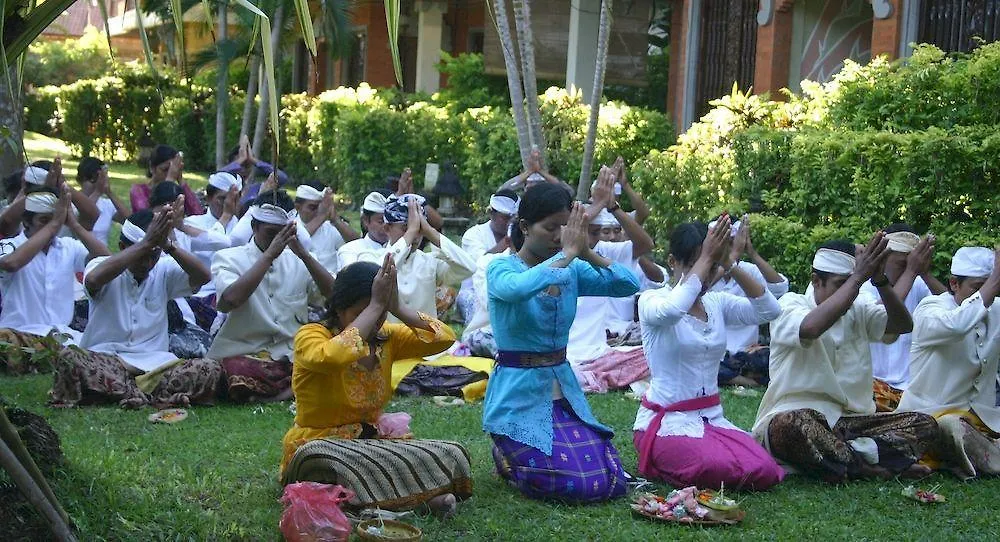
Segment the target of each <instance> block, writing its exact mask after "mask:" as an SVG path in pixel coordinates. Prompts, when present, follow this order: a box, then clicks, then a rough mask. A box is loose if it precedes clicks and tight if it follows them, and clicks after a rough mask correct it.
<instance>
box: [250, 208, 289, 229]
mask: <svg viewBox="0 0 1000 542" xmlns="http://www.w3.org/2000/svg"><path fill="white" fill-rule="evenodd" d="M250 216H251V217H252V218H253V219H254V220H256V221H258V222H263V223H265V224H275V225H278V226H284V225H285V224H288V220H289V216H288V211H286V210H284V209H282V208H281V207H278V206H277V205H271V204H270V203H265V204H263V205H255V206H253V207H251V208H250Z"/></svg>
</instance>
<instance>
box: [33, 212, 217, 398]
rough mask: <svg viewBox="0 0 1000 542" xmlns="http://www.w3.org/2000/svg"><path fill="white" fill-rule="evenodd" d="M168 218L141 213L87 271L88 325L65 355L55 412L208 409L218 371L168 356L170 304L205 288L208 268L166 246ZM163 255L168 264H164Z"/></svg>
mask: <svg viewBox="0 0 1000 542" xmlns="http://www.w3.org/2000/svg"><path fill="white" fill-rule="evenodd" d="M172 214H173V210H172V209H170V208H166V209H161V210H157V211H156V213H153V212H152V211H150V210H149V209H144V210H142V211H139V212H138V213H134V214H133V215H131V216H130V217H129V218H128V220H126V221H125V223H124V224H122V234H121V240H120V242H119V248H120V249H121V250H120V251H119V252H118V253H117V254H115V255H114V256H106V257H100V258H95V259H94V260H92V261H91V262H90V263H89V264H87V271H86V274H85V275H84V287H85V288H86V291H87V295H88V296H89V298H90V316H91V318H90V322H89V324H88V325H87V329H86V331H84V334H83V338H82V339H81V341H80V345H81V346H82V347H83V348H85V349H86V350H83V349H77V348H67V349H64V350H63V352H62V353H61V355H60V357H59V361H58V364H57V370H56V375H55V380H54V382H53V385H52V391H51V392H50V397H51V403H52V404H53V406H63V407H65V406H76V405H82V404H93V403H107V402H117V403H118V404H120V405H121V406H125V407H139V406H143V405H149V404H152V405H156V406H161V405H181V406H185V405H189V404H191V403H202V404H212V403H213V402H214V400H215V395H216V391H217V388H218V384H219V380H220V376H221V374H222V372H221V371H222V369H221V366H220V365H219V364H218V363H217V362H215V361H212V360H206V359H190V360H178V359H177V356H175V355H173V354H171V353H170V352H169V351H167V348H168V344H169V339H168V333H167V301H168V300H170V299H171V298H174V297H181V296H184V295H189V294H191V293H192V292H195V291H197V290H198V288H200V287H201V285H202V284H204V283H206V282H208V280H209V279H210V278H211V275H210V273H209V271H208V268H207V267H205V265H204V264H202V263H201V262H200V261H199V260H198V258H197V257H196V256H195V255H194V254H191V253H190V252H188V251H186V250H184V249H182V248H180V247H178V246H177V245H176V244H174V243H173V242H172V241H171V238H170V231H171V230H172V228H173V216H171V215H172ZM163 254H167V255H169V256H170V257H169V258H164V257H162V255H163Z"/></svg>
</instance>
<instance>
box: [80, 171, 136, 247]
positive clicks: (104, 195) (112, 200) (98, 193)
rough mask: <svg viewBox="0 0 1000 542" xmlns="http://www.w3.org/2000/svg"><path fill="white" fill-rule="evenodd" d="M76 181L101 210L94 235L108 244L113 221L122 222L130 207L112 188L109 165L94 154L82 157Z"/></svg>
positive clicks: (126, 216) (95, 224)
mask: <svg viewBox="0 0 1000 542" xmlns="http://www.w3.org/2000/svg"><path fill="white" fill-rule="evenodd" d="M76 182H77V183H79V184H80V191H81V192H82V193H83V194H84V195H86V196H87V197H88V198H90V199H91V201H93V202H94V204H95V205H97V209H98V210H99V211H100V215H99V216H98V217H97V221H96V222H95V223H94V229H93V232H94V237H96V238H97V240H98V241H100V242H102V243H104V244H105V245H107V244H108V234H109V233H110V231H111V223H112V222H117V223H119V224H121V223H123V222H125V219H126V218H128V214H129V211H128V208H127V207H125V204H124V203H122V202H121V200H119V199H118V197H117V196H115V193H114V191H112V190H111V183H110V181H109V180H108V165H107V164H105V163H104V162H103V161H101V160H98V159H97V158H94V157H92V156H86V157H84V158H82V159H81V160H80V164H79V165H78V166H77V167H76Z"/></svg>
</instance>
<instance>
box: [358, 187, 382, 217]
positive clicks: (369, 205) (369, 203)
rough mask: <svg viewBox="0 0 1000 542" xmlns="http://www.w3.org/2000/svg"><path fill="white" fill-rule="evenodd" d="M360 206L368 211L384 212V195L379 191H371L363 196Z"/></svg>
mask: <svg viewBox="0 0 1000 542" xmlns="http://www.w3.org/2000/svg"><path fill="white" fill-rule="evenodd" d="M361 208H362V209H363V210H365V211H368V212H369V213H379V214H382V213H384V212H385V196H383V195H382V193H381V192H372V193H371V194H368V196H366V197H365V202H364V204H362V205H361Z"/></svg>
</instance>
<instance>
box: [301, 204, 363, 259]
mask: <svg viewBox="0 0 1000 542" xmlns="http://www.w3.org/2000/svg"><path fill="white" fill-rule="evenodd" d="M295 212H296V215H297V216H296V220H297V221H298V223H299V224H300V225H301V226H302V227H304V228H305V229H306V231H308V232H309V235H310V237H311V239H312V253H313V254H315V255H316V259H317V260H319V263H321V264H323V267H325V268H326V270H327V271H329V272H330V273H333V274H336V273H337V270H338V269H339V265H338V264H337V251H338V250H340V247H342V246H344V243H345V242H346V241H353V240H355V239H357V238H358V237H360V236H359V235H358V234H357V232H355V231H354V229H353V228H351V225H350V224H348V222H347V221H346V220H344V219H343V218H341V216H340V215H339V214H337V206H336V205H335V204H334V202H333V192H332V191H330V189H328V188H324V187H321V186H318V185H313V184H300V185H299V187H298V189H296V190H295Z"/></svg>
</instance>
